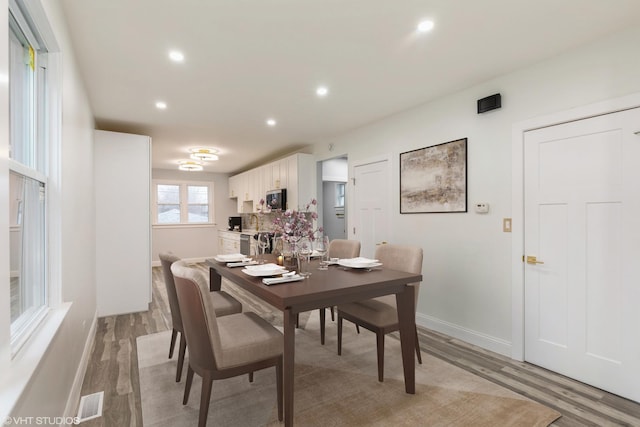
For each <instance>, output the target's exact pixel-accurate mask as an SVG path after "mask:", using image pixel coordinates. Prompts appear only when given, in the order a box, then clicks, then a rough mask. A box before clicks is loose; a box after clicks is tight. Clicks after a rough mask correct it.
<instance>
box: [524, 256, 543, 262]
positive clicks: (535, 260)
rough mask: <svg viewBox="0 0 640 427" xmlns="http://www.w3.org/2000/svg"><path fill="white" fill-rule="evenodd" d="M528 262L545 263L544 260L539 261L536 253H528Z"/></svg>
mask: <svg viewBox="0 0 640 427" xmlns="http://www.w3.org/2000/svg"><path fill="white" fill-rule="evenodd" d="M527 264H544V262H543V261H538V259H537V258H536V257H535V255H527Z"/></svg>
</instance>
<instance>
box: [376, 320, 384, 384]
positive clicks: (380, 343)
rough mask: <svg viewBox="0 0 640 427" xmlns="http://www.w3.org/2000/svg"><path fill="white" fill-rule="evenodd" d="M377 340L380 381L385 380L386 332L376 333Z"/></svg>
mask: <svg viewBox="0 0 640 427" xmlns="http://www.w3.org/2000/svg"><path fill="white" fill-rule="evenodd" d="M376 342H377V344H378V381H380V382H383V381H384V334H383V333H382V332H378V333H376Z"/></svg>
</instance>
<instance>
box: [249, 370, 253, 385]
mask: <svg viewBox="0 0 640 427" xmlns="http://www.w3.org/2000/svg"><path fill="white" fill-rule="evenodd" d="M249 382H250V383H252V382H253V372H249Z"/></svg>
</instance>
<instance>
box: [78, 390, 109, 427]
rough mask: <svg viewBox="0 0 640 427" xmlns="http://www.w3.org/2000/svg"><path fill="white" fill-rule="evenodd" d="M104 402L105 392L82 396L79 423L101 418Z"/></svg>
mask: <svg viewBox="0 0 640 427" xmlns="http://www.w3.org/2000/svg"><path fill="white" fill-rule="evenodd" d="M103 400H104V391H99V392H97V393H93V394H88V395H86V396H82V397H81V398H80V407H79V408H78V423H81V422H83V421H87V420H92V419H94V418H98V417H101V416H102V401H103Z"/></svg>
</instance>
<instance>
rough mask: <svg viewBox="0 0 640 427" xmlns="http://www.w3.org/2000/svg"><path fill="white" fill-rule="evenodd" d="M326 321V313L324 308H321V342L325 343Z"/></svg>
mask: <svg viewBox="0 0 640 427" xmlns="http://www.w3.org/2000/svg"><path fill="white" fill-rule="evenodd" d="M324 321H325V313H324V308H321V309H320V344H322V345H324Z"/></svg>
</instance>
